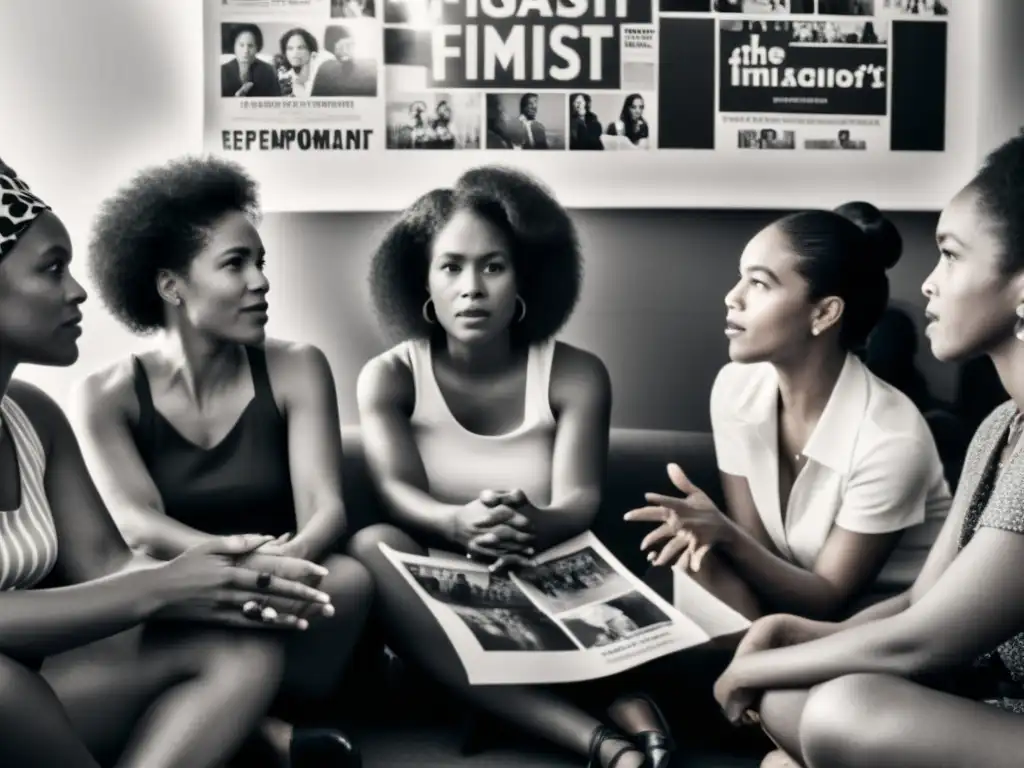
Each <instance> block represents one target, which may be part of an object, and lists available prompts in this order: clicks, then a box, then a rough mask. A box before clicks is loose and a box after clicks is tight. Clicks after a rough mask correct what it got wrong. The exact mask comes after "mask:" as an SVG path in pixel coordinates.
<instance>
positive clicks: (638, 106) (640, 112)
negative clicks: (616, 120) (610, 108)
mask: <svg viewBox="0 0 1024 768" xmlns="http://www.w3.org/2000/svg"><path fill="white" fill-rule="evenodd" d="M629 116H630V118H631V119H632V120H639V119H640V118H642V117H643V116H644V100H643V99H633V100H632V101H631V102H630V103H629Z"/></svg>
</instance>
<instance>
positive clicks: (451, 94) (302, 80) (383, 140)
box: [205, 0, 963, 207]
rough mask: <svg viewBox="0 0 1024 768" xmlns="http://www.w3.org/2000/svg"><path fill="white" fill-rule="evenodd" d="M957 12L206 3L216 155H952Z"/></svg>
mask: <svg viewBox="0 0 1024 768" xmlns="http://www.w3.org/2000/svg"><path fill="white" fill-rule="evenodd" d="M956 2H963V0H206V3H207V7H206V41H207V48H208V49H209V50H208V65H207V67H206V70H207V71H206V74H205V77H206V89H207V99H206V106H207V108H206V114H205V123H206V125H205V136H206V146H207V148H208V149H210V150H213V151H216V152H220V153H223V154H226V155H233V156H235V157H236V158H238V159H240V160H243V161H246V160H247V159H248V158H253V157H257V156H259V155H261V154H265V153H274V154H281V153H286V154H288V155H292V156H298V155H309V154H311V155H315V156H317V157H321V158H325V157H330V158H332V159H331V160H330V161H329V162H330V163H331V164H332V167H337V168H339V169H340V168H343V167H345V163H346V162H353V163H355V164H356V165H354V166H352V167H353V168H354V169H355V168H358V171H359V172H360V173H365V171H366V170H368V169H369V168H371V167H373V168H375V169H381V170H382V173H383V174H384V176H389V175H392V176H393V174H394V170H395V169H399V168H406V169H409V170H411V169H413V168H416V167H417V165H418V166H419V167H422V168H437V167H439V166H438V162H437V159H436V158H437V153H438V152H449V153H455V154H454V155H448V156H447V157H448V159H447V160H445V161H444V162H445V164H446V165H445V167H446V168H450V169H451V170H453V172H456V173H457V172H458V170H459V169H464V168H467V167H470V166H472V165H478V164H480V163H483V162H498V161H501V160H502V158H505V160H507V159H508V156H507V155H506V153H508V152H517V151H528V152H531V153H532V152H538V151H539V152H544V153H547V154H546V155H545V156H544V157H545V159H543V160H541V159H540V157H541V156H537V155H533V154H531V155H529V156H517V160H516V163H517V164H520V165H523V166H524V167H527V168H528V169H532V170H537V169H546V170H549V172H551V173H558V174H565V173H570V172H575V173H577V174H580V173H582V174H584V175H585V174H587V173H593V172H595V171H598V172H599V173H600V170H599V169H600V165H601V164H602V163H605V164H606V165H607V167H608V168H612V167H623V166H622V165H621V162H623V161H625V158H621V159H620V160H611V159H608V160H603V161H602V160H601V159H599V158H598V157H595V156H593V155H592V154H590V153H593V152H613V153H616V157H618V156H619V155H620V154H621V153H632V154H629V155H627V156H628V157H630V158H633V159H632V160H629V161H626V162H628V163H630V166H631V167H643V168H657V167H664V162H665V161H666V159H668V158H680V161H682V159H684V158H685V157H686V156H687V154H692V152H689V151H693V150H697V151H713V152H714V153H715V154H716V156H717V155H719V154H720V155H721V157H723V158H725V157H745V156H749V153H750V152H751V151H753V150H775V151H782V152H786V153H789V155H790V156H792V155H797V154H799V155H808V156H818V157H820V156H821V153H822V152H832V153H840V152H842V153H846V152H857V153H861V155H872V156H885V155H887V154H889V153H892V152H904V151H911V152H923V153H943V152H944V151H945V150H946V149H947V141H946V111H947V103H946V102H947V87H946V86H947V75H948V72H947V69H948V62H947V58H948V45H947V38H948V29H947V27H948V25H949V24H950V21H949V19H950V15H949V14H950V5H952V4H953V3H956ZM410 153H412V155H410ZM423 153H426V154H425V155H424V154H423ZM579 153H588V154H585V155H582V156H581V155H580V154H579ZM652 155H654V156H655V157H652ZM359 156H362V157H366V156H370V157H372V158H374V160H373V165H370V164H369V161H367V160H361V161H360V160H358V159H357V158H358V157H359ZM420 157H422V158H427V157H429V158H431V159H429V160H427V159H419V158H420ZM403 158H404V159H403ZM595 162H596V163H597V165H595ZM733 162H735V161H733ZM613 164H614V165H613ZM605 178H607V176H605ZM556 186H558V185H557V184H556ZM629 204H630V203H629V197H628V196H623V197H622V198H620V199H619V200H618V201H617V207H629ZM396 207H397V206H396Z"/></svg>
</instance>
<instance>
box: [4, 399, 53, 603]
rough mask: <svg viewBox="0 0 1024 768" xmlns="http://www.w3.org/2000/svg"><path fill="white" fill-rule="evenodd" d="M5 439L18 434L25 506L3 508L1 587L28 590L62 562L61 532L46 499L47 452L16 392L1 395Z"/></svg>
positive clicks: (20, 471)
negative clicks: (13, 396) (59, 554)
mask: <svg viewBox="0 0 1024 768" xmlns="http://www.w3.org/2000/svg"><path fill="white" fill-rule="evenodd" d="M0 416H2V418H3V423H2V425H0V426H2V429H3V432H2V433H0V439H13V440H14V448H15V451H16V453H17V455H18V475H19V477H20V478H21V506H19V507H18V508H17V509H15V510H11V511H0V590H5V591H6V590H11V589H28V588H30V587H32V586H33V585H34V584H37V583H38V582H40V581H41V580H42V579H43V578H44V577H46V576H47V574H49V573H50V570H51V569H52V568H53V566H54V563H56V562H57V531H56V529H55V528H54V525H53V517H52V516H51V514H50V504H49V502H48V501H47V499H46V491H45V489H44V487H43V477H44V475H45V473H46V454H45V453H44V452H43V444H42V443H41V442H39V436H38V435H37V434H36V431H35V429H34V428H33V426H32V423H31V422H30V421H29V420H28V417H27V416H26V415H25V412H24V411H23V410H22V409H21V407H20V406H19V405H18V404H17V403H15V402H14V401H13V400H12V399H11V398H10V397H6V396H5V397H4V398H3V400H0Z"/></svg>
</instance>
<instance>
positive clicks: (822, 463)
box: [711, 354, 951, 589]
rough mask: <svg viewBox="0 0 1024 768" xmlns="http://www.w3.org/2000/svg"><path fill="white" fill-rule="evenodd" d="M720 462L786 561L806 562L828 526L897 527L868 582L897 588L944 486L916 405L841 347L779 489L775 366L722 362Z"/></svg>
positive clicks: (924, 552)
mask: <svg viewBox="0 0 1024 768" xmlns="http://www.w3.org/2000/svg"><path fill="white" fill-rule="evenodd" d="M711 427H712V431H713V433H714V440H715V454H716V457H717V460H718V468H719V470H720V471H722V472H725V473H727V474H730V475H739V476H741V477H744V478H746V480H747V483H748V484H749V486H750V494H751V496H752V497H753V500H754V505H755V506H756V507H757V512H758V514H759V515H760V517H761V521H762V522H763V523H764V527H765V530H766V531H767V532H768V535H769V536H770V537H771V540H772V542H773V543H774V544H775V546H776V548H777V549H778V550H779V552H780V553H781V554H782V555H783V556H784V557H786V558H787V559H788V560H790V562H793V563H795V564H798V565H800V566H801V567H803V568H806V569H808V570H811V569H813V568H814V564H815V561H816V560H817V558H818V554H819V553H820V552H821V550H822V548H823V547H824V545H825V540H826V539H827V538H828V535H829V533H830V532H831V531H832V528H833V526H839V527H840V528H843V529H845V530H847V531H852V532H854V533H868V534H882V533H891V532H893V531H900V530H903V531H906V533H905V534H904V536H903V537H902V538H901V540H900V543H899V545H898V547H897V549H896V550H895V551H894V552H893V554H892V556H891V557H890V559H889V561H888V563H887V564H886V566H885V568H884V569H883V570H882V573H881V574H880V576H879V578H878V581H877V585H878V586H879V587H882V588H885V589H902V588H905V587H907V586H909V585H910V584H911V583H913V581H914V579H915V578H916V577H917V574H918V572H919V571H920V570H921V566H922V565H924V561H925V558H926V557H927V556H928V550H929V549H930V548H931V545H932V543H933V542H934V540H935V537H936V536H937V535H938V532H939V529H940V528H941V527H942V523H943V521H944V520H945V517H946V514H947V513H948V512H949V507H950V503H951V495H950V491H949V486H948V484H947V483H946V479H945V476H944V474H943V468H942V462H941V461H940V459H939V452H938V449H937V448H936V446H935V440H934V438H933V437H932V434H931V430H930V429H929V428H928V424H927V422H925V420H924V417H923V416H922V415H921V413H920V411H918V409H917V407H916V406H915V405H914V404H913V402H911V400H910V399H909V398H908V397H907V396H906V395H904V394H903V393H902V392H900V391H898V390H896V389H895V388H893V387H891V386H889V385H888V384H886V383H885V382H883V381H882V380H881V379H879V378H878V377H877V376H875V375H874V374H873V373H871V371H869V370H868V369H867V367H866V366H865V365H864V364H863V363H862V362H861V361H860V360H859V359H858V358H857V357H856V356H855V355H852V354H850V355H847V358H846V362H845V363H844V365H843V369H842V372H841V373H840V374H839V379H838V380H837V381H836V385H835V387H834V389H833V390H832V394H831V395H830V396H829V400H828V403H827V404H826V406H825V410H824V411H823V412H822V414H821V417H820V418H819V419H818V423H817V425H816V426H815V428H814V431H813V432H812V433H811V437H810V439H809V440H808V441H807V445H806V446H805V447H804V452H803V455H804V456H805V457H806V459H807V461H806V463H805V464H804V467H803V469H802V470H801V471H800V473H799V474H798V475H797V477H796V480H795V481H794V483H793V488H792V490H791V491H790V495H789V502H788V505H787V509H786V510H785V514H783V510H782V509H781V505H780V498H779V472H778V467H779V456H778V453H779V448H778V445H779V444H778V375H777V373H776V371H775V368H774V366H772V365H771V364H770V363H754V364H750V365H745V364H740V363H729V364H728V365H726V366H725V367H724V368H722V370H721V371H720V372H719V373H718V376H717V377H716V379H715V383H714V386H713V387H712V390H711Z"/></svg>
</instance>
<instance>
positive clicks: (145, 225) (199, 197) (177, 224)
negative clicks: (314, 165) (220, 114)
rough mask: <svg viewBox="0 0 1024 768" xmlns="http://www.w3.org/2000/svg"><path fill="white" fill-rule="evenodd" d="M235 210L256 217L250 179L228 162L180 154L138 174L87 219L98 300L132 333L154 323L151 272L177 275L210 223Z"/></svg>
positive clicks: (160, 318)
mask: <svg viewBox="0 0 1024 768" xmlns="http://www.w3.org/2000/svg"><path fill="white" fill-rule="evenodd" d="M235 212H239V213H244V214H246V215H247V216H249V217H250V218H251V219H252V220H253V221H254V222H255V221H257V220H258V219H259V195H258V188H257V185H256V182H255V181H254V180H253V179H252V178H251V177H250V176H249V175H248V174H246V173H245V171H243V170H242V168H241V167H240V166H238V165H236V164H235V163H232V162H229V161H227V160H222V159H219V158H215V157H212V156H207V157H185V158H181V159H178V160H174V161H172V162H170V163H167V164H166V165H162V166H157V167H153V168H147V169H145V170H143V171H141V172H140V173H138V174H137V175H136V176H135V177H134V178H133V179H132V180H131V181H130V182H128V184H127V185H125V186H124V187H122V188H121V189H119V190H118V191H117V192H116V193H115V194H114V195H113V196H112V197H110V198H108V199H107V200H105V201H104V202H103V204H102V206H101V208H100V212H99V214H98V215H97V217H96V220H95V222H94V224H93V231H92V239H91V241H90V243H89V252H88V256H89V270H90V274H91V277H92V279H93V282H94V283H95V285H96V286H97V288H98V292H99V296H100V299H101V300H102V302H103V304H104V305H105V306H106V307H107V309H109V310H110V312H111V313H112V314H113V315H114V316H115V317H116V318H117V319H118V320H119V321H120V322H121V323H123V324H124V325H125V326H127V327H128V329H129V330H131V331H132V332H134V333H138V334H147V333H152V332H154V331H156V330H158V329H160V328H162V327H163V325H164V302H163V299H161V298H160V295H159V294H158V293H157V287H156V277H157V274H158V273H159V271H160V270H162V269H168V270H174V271H178V272H184V271H185V270H186V269H187V268H188V266H189V264H190V263H191V262H192V259H193V258H195V256H196V255H197V254H198V253H199V251H200V250H202V248H203V247H204V246H205V245H206V243H207V240H208V237H209V229H210V227H211V226H212V225H213V224H214V223H215V222H216V221H217V220H219V219H220V218H221V217H223V216H225V215H227V214H229V213H235Z"/></svg>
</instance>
